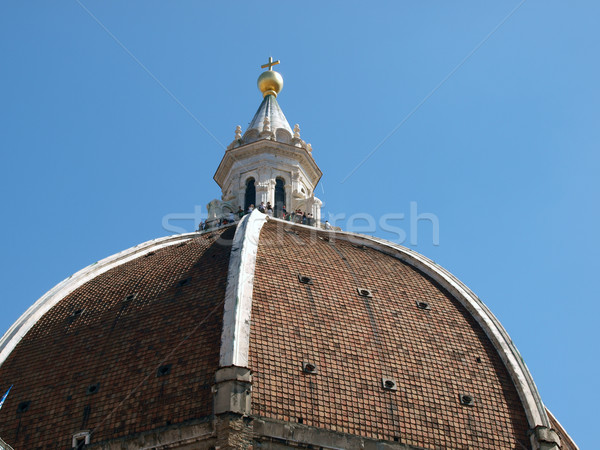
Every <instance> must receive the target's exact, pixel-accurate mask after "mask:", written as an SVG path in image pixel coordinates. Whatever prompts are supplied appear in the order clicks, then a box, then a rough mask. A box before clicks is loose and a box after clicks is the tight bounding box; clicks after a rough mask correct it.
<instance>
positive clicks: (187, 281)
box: [177, 278, 190, 286]
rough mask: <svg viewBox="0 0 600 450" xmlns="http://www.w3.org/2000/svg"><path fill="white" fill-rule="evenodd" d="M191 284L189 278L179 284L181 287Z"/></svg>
mask: <svg viewBox="0 0 600 450" xmlns="http://www.w3.org/2000/svg"><path fill="white" fill-rule="evenodd" d="M189 282H190V279H189V278H185V279H183V280H180V281H179V283H177V284H178V285H179V286H185V285H186V284H188V283H189Z"/></svg>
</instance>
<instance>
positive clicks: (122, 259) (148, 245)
mask: <svg viewBox="0 0 600 450" xmlns="http://www.w3.org/2000/svg"><path fill="white" fill-rule="evenodd" d="M211 231H212V230H211ZM198 234H199V233H196V232H193V233H185V234H177V235H173V236H166V237H163V238H158V239H152V240H150V241H146V242H143V243H141V244H138V245H136V246H134V247H131V248H129V249H127V250H123V251H122V252H119V253H116V254H114V255H111V256H108V257H107V258H104V259H102V260H100V261H97V262H95V263H93V264H90V265H89V266H87V267H85V268H83V269H81V270H80V271H78V272H75V273H74V274H73V275H71V276H70V277H68V278H66V279H64V280H63V281H61V282H60V283H58V284H57V285H56V286H54V287H53V288H52V289H50V290H49V291H48V292H46V293H45V294H44V295H43V296H42V297H40V298H39V300H37V301H36V302H35V303H34V304H33V305H31V306H30V307H29V308H28V309H27V311H25V312H24V313H23V314H22V315H21V317H19V319H17V321H16V322H15V323H14V324H13V325H12V326H11V327H10V328H9V329H8V331H7V332H6V333H5V334H4V336H2V338H1V339H0V366H1V365H2V364H3V363H4V361H6V358H8V355H10V353H11V352H12V351H13V350H14V348H15V347H16V346H17V344H18V343H19V342H20V341H21V339H22V338H23V336H25V335H26V334H27V332H28V331H29V330H31V328H32V327H33V326H34V325H35V324H36V323H37V321H38V320H39V319H40V318H41V317H42V316H43V315H44V314H46V313H47V312H48V311H49V310H50V309H51V308H52V307H53V306H54V305H56V304H57V303H58V302H59V301H61V300H62V299H63V298H64V297H66V296H67V295H69V294H70V293H71V292H73V291H74V290H75V289H77V288H79V287H80V286H82V285H83V284H84V283H87V282H88V281H90V280H91V279H93V278H95V277H97V276H98V275H100V274H102V273H104V272H106V271H108V270H110V269H112V268H114V267H117V266H119V265H121V264H124V263H126V262H128V261H131V260H132V259H135V258H137V257H138V256H140V254H141V253H147V252H149V251H154V250H158V249H160V248H163V247H168V246H170V245H173V244H176V243H178V242H181V241H187V240H189V239H190V238H192V237H193V236H196V235H198Z"/></svg>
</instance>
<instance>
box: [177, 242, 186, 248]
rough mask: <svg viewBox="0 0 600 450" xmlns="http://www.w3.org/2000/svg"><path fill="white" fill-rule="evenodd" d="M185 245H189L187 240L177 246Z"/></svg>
mask: <svg viewBox="0 0 600 450" xmlns="http://www.w3.org/2000/svg"><path fill="white" fill-rule="evenodd" d="M184 245H187V242H182V243H181V244H179V245H178V246H177V248H179V247H183V246H184Z"/></svg>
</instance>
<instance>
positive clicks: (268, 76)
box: [257, 70, 283, 97]
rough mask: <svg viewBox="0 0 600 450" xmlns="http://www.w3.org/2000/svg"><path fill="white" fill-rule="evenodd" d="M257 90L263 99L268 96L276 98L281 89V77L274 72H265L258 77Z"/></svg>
mask: <svg viewBox="0 0 600 450" xmlns="http://www.w3.org/2000/svg"><path fill="white" fill-rule="evenodd" d="M257 84H258V89H260V91H261V92H262V93H263V97H264V96H267V95H269V94H271V95H274V96H275V97H277V94H279V91H281V88H283V77H282V76H281V75H280V74H279V73H278V72H275V71H274V70H267V71H266V72H263V73H261V74H260V76H259V77H258V81H257Z"/></svg>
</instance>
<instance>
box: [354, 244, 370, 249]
mask: <svg viewBox="0 0 600 450" xmlns="http://www.w3.org/2000/svg"><path fill="white" fill-rule="evenodd" d="M352 247H354V248H357V249H359V250H365V249H366V248H367V247H365V246H364V245H362V244H352Z"/></svg>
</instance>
